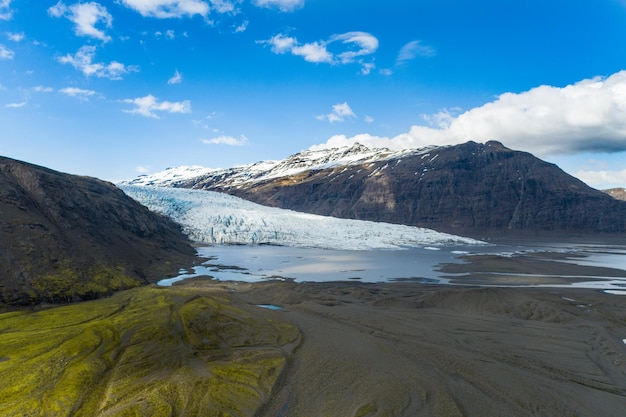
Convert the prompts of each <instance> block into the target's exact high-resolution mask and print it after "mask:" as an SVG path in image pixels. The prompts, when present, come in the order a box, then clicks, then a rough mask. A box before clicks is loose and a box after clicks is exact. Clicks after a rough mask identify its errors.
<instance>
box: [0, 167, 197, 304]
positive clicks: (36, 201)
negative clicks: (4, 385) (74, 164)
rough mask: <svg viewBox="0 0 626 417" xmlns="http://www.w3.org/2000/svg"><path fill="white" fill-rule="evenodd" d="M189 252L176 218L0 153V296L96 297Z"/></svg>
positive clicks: (146, 277)
mask: <svg viewBox="0 0 626 417" xmlns="http://www.w3.org/2000/svg"><path fill="white" fill-rule="evenodd" d="M193 257H194V250H193V248H192V247H191V246H190V245H189V242H188V241H187V239H186V238H185V236H184V235H183V234H182V233H181V231H180V229H179V227H178V226H177V225H176V224H175V223H173V222H172V221H170V220H169V219H167V218H165V217H163V216H160V215H157V214H154V213H152V212H150V211H149V210H148V209H146V208H145V207H143V206H141V205H140V204H138V203H137V202H135V201H134V200H132V199H131V198H130V197H127V196H126V195H125V194H124V193H123V192H122V191H120V190H119V189H117V188H116V187H115V186H114V185H113V184H110V183H107V182H104V181H100V180H97V179H94V178H87V177H79V176H73V175H68V174H62V173H59V172H55V171H52V170H49V169H46V168H42V167H38V166H34V165H30V164H27V163H23V162H19V161H15V160H12V159H9V158H2V157H0V302H3V303H8V304H33V303H38V302H42V301H45V302H67V301H73V300H80V299H87V298H94V297H97V296H100V295H103V294H108V293H110V292H112V291H115V290H118V289H123V288H129V287H133V286H137V285H141V284H144V283H147V282H153V281H154V280H155V279H156V278H158V277H160V276H163V275H169V274H172V273H175V272H176V271H177V270H178V268H179V267H180V266H182V265H189V264H190V263H191V262H192V259H193Z"/></svg>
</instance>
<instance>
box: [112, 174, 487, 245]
mask: <svg viewBox="0 0 626 417" xmlns="http://www.w3.org/2000/svg"><path fill="white" fill-rule="evenodd" d="M118 186H119V187H120V188H121V189H122V190H123V191H124V192H125V193H126V194H127V195H129V196H130V197H132V198H134V199H135V200H137V201H139V202H140V203H142V204H143V205H145V206H146V207H148V208H149V209H150V210H152V211H155V212H157V213H161V214H164V215H166V216H168V217H170V218H172V219H173V220H174V221H176V222H178V223H179V224H180V225H181V226H182V228H183V231H184V232H185V233H186V234H187V235H188V236H189V238H190V239H191V240H194V241H196V242H199V243H204V244H242V245H254V244H271V245H282V246H294V247H315V248H325V249H344V250H367V249H398V248H403V247H423V246H432V245H478V244H483V243H484V242H480V241H477V240H474V239H469V238H464V237H460V236H455V235H451V234H446V233H440V232H436V231H434V230H430V229H424V228H418V227H412V226H403V225H397V224H389V223H377V222H371V221H362V220H346V219H338V218H334V217H327V216H318V215H313V214H306V213H300V212H296V211H292V210H284V209H279V208H272V207H266V206H262V205H259V204H255V203H252V202H250V201H247V200H243V199H241V198H238V197H234V196H230V195H227V194H223V193H217V192H212V191H201V190H189V189H180V188H169V187H153V186H136V185H128V184H120V185H118Z"/></svg>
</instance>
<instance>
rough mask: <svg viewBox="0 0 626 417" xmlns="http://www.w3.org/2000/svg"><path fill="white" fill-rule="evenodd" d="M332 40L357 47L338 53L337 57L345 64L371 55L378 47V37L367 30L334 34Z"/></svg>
mask: <svg viewBox="0 0 626 417" xmlns="http://www.w3.org/2000/svg"><path fill="white" fill-rule="evenodd" d="M331 42H341V43H343V44H344V45H346V46H353V47H356V48H353V49H350V50H347V51H344V52H341V53H339V54H337V59H338V60H339V61H341V63H343V64H349V63H352V62H355V60H356V59H357V58H358V57H361V56H365V55H371V54H373V53H374V52H376V50H377V49H378V39H376V37H375V36H373V35H371V34H369V33H367V32H347V33H342V34H340V35H333V36H332V37H331V38H330V41H329V43H331Z"/></svg>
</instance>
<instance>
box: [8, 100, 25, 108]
mask: <svg viewBox="0 0 626 417" xmlns="http://www.w3.org/2000/svg"><path fill="white" fill-rule="evenodd" d="M27 104H28V102H27V101H22V102H21V103H9V104H7V105H5V106H4V107H8V108H11V109H19V108H20V107H24V106H25V105H27Z"/></svg>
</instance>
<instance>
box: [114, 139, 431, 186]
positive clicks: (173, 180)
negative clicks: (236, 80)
mask: <svg viewBox="0 0 626 417" xmlns="http://www.w3.org/2000/svg"><path fill="white" fill-rule="evenodd" d="M436 148H437V147H435V146H433V147H426V148H422V149H410V150H404V151H391V150H389V149H387V148H376V149H370V148H368V147H366V146H363V145H361V144H359V143H355V144H354V145H353V146H351V147H347V146H346V147H341V148H331V149H323V150H307V151H303V152H299V153H296V154H294V155H291V156H289V157H288V158H286V159H283V160H278V161H261V162H256V163H254V164H249V165H240V166H237V167H234V168H227V169H222V168H218V169H215V168H205V167H201V166H180V167H172V168H168V169H166V170H164V171H161V172H157V173H155V174H151V175H141V176H139V177H137V178H135V179H132V180H129V181H123V182H122V184H128V185H148V186H158V187H182V188H197V189H200V188H204V187H203V185H204V184H211V183H216V182H219V184H220V187H221V188H230V187H240V186H242V185H244V184H250V183H255V182H262V181H266V180H270V179H275V178H280V177H286V176H294V175H298V174H301V173H303V172H306V171H319V170H324V169H332V168H336V167H341V166H354V165H362V164H367V163H372V162H377V161H383V160H386V159H391V158H399V157H401V156H402V155H404V154H428V153H429V152H431V151H433V150H434V149H436Z"/></svg>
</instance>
